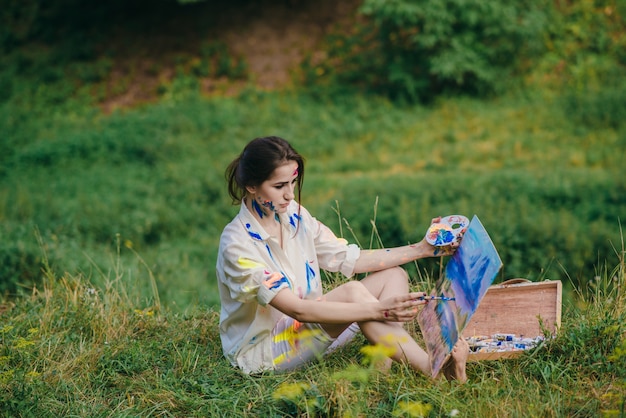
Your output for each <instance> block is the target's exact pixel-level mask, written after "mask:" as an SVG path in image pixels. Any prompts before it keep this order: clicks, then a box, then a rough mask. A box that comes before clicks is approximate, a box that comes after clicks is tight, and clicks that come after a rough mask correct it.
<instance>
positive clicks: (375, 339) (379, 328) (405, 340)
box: [323, 268, 430, 376]
mask: <svg viewBox="0 0 626 418" xmlns="http://www.w3.org/2000/svg"><path fill="white" fill-rule="evenodd" d="M408 291H409V286H408V276H407V274H406V272H405V271H404V270H403V269H401V268H391V269H388V270H384V271H380V272H377V273H373V274H371V275H369V276H368V277H366V278H365V279H363V280H361V281H359V282H356V281H355V282H348V283H345V284H344V285H341V286H339V287H337V288H335V289H333V290H332V291H330V292H328V293H327V294H326V295H325V298H326V300H329V301H341V302H356V303H362V302H368V301H376V300H379V299H382V298H387V297H392V296H395V295H400V294H406V293H407V292H408ZM348 325H349V324H344V325H339V326H338V325H331V324H324V325H323V326H324V328H325V329H326V330H327V331H328V333H329V334H330V335H331V336H333V337H334V336H337V335H339V334H340V333H341V332H342V331H343V330H344V329H345V328H346V327H347V326H348ZM359 326H360V328H361V331H362V332H363V334H364V335H365V337H366V338H367V339H368V341H370V343H372V344H377V343H380V344H389V342H390V341H393V344H395V348H396V350H395V353H394V354H393V355H392V359H393V360H396V361H399V362H403V363H408V364H409V365H410V366H411V367H412V368H413V369H414V370H416V371H420V372H422V373H424V374H426V375H428V376H430V361H429V359H428V354H427V353H426V352H425V351H424V350H423V349H422V347H420V346H419V345H418V344H417V342H415V340H414V339H413V338H412V337H411V335H410V334H409V333H408V332H407V331H406V330H405V329H404V327H403V324H402V323H399V322H379V321H368V322H360V323H359Z"/></svg>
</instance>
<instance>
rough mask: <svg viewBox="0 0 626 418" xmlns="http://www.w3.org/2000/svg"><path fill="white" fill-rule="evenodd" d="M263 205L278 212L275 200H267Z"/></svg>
mask: <svg viewBox="0 0 626 418" xmlns="http://www.w3.org/2000/svg"><path fill="white" fill-rule="evenodd" d="M263 207H264V208H266V209H268V210H270V211H272V212H276V207H274V202H272V201H271V200H266V201H265V202H263Z"/></svg>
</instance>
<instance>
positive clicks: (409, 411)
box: [393, 401, 433, 417]
mask: <svg viewBox="0 0 626 418" xmlns="http://www.w3.org/2000/svg"><path fill="white" fill-rule="evenodd" d="M431 409H433V407H432V406H431V405H429V404H425V403H421V402H409V401H400V402H398V406H396V409H394V410H393V416H395V417H403V416H409V417H426V416H428V414H430V411H431Z"/></svg>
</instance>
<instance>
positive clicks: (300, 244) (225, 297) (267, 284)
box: [216, 201, 360, 373]
mask: <svg viewBox="0 0 626 418" xmlns="http://www.w3.org/2000/svg"><path fill="white" fill-rule="evenodd" d="M298 208H300V213H299V214H298ZM279 216H280V223H281V229H282V234H283V242H284V245H283V248H281V246H280V243H279V242H278V240H276V239H275V238H273V237H271V236H270V235H269V234H268V233H267V232H265V230H264V229H263V227H261V225H260V224H259V223H258V221H257V220H256V218H254V216H253V215H252V214H251V213H250V211H249V210H248V208H247V207H246V205H245V204H244V203H243V202H242V204H241V209H240V210H239V214H238V215H237V216H236V217H235V218H234V219H233V220H232V221H231V222H230V223H229V224H228V225H226V227H225V228H224V231H223V232H222V235H221V237H220V247H219V252H218V257H217V266H216V272H217V280H218V288H219V292H220V300H221V312H220V336H221V339H222V348H223V350H224V355H225V356H226V358H228V359H229V360H230V362H231V363H232V364H233V365H234V366H237V367H240V368H241V369H242V370H243V371H245V372H246V373H253V372H258V371H261V370H267V369H272V368H273V359H272V351H271V341H270V340H271V339H270V338H268V337H269V336H270V333H271V331H272V329H273V328H274V325H275V324H276V323H277V322H278V320H279V319H280V318H281V317H282V316H284V314H283V313H282V312H280V311H278V310H277V309H275V308H273V307H272V306H270V305H268V304H269V303H270V302H271V300H272V299H273V298H274V296H275V295H276V294H277V293H278V291H280V290H282V289H284V288H289V289H291V291H292V292H293V293H294V294H296V295H297V296H298V297H299V298H301V299H313V300H315V299H318V298H320V297H321V296H322V294H323V293H322V282H321V278H320V269H323V270H326V271H329V272H341V273H342V274H344V275H345V276H346V277H351V276H352V275H353V273H354V265H355V263H356V260H357V259H358V258H359V255H360V249H359V247H357V246H356V245H354V244H348V243H347V241H346V240H344V239H343V238H337V237H336V236H335V234H334V233H333V232H332V231H331V230H330V229H329V228H328V227H326V226H325V225H324V224H322V223H321V222H319V221H318V220H317V219H315V218H313V217H312V216H311V214H309V212H308V211H307V210H306V209H305V208H304V207H302V206H299V205H298V203H297V202H295V201H292V202H291V204H290V206H289V208H288V209H287V212H286V213H282V214H280V215H279ZM271 279H273V280H271ZM277 279H278V280H277Z"/></svg>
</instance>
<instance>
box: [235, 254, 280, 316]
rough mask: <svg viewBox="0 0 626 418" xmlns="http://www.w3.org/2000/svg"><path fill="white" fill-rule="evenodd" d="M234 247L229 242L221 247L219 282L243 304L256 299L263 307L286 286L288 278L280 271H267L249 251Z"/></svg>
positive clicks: (264, 265)
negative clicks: (221, 273)
mask: <svg viewBox="0 0 626 418" xmlns="http://www.w3.org/2000/svg"><path fill="white" fill-rule="evenodd" d="M238 247H239V246H238V245H231V246H229V247H228V248H226V249H225V253H224V258H223V260H224V261H223V264H224V277H223V282H224V284H225V285H226V286H227V287H228V289H229V291H230V297H231V298H232V299H233V300H236V301H238V302H242V303H247V302H251V301H253V300H255V299H256V300H257V301H258V302H259V304H261V305H263V306H265V305H267V304H268V303H270V302H271V301H272V299H274V296H276V295H277V294H278V292H279V291H280V290H282V289H284V288H286V287H289V281H288V280H287V278H286V277H285V276H284V275H283V274H282V273H280V272H277V271H271V270H270V269H269V268H268V267H267V265H266V264H264V263H263V262H262V261H260V260H257V259H255V257H254V256H253V255H252V254H250V252H249V251H248V252H246V251H245V250H244V249H243V248H238Z"/></svg>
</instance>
